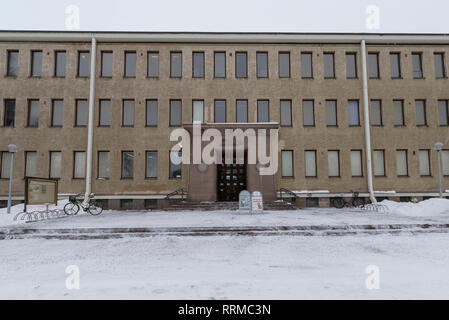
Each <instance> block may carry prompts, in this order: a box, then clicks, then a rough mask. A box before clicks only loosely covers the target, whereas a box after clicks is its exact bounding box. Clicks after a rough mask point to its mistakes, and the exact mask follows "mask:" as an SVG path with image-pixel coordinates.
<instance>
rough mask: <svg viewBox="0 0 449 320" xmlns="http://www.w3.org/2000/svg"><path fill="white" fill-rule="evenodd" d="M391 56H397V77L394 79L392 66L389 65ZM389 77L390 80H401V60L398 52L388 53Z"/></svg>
mask: <svg viewBox="0 0 449 320" xmlns="http://www.w3.org/2000/svg"><path fill="white" fill-rule="evenodd" d="M393 56H397V57H398V73H399V74H398V76H396V77H394V76H393V74H392V73H393V66H392V64H391V58H392V57H393ZM390 77H391V79H402V58H401V53H400V52H390Z"/></svg>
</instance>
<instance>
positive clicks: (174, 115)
mask: <svg viewBox="0 0 449 320" xmlns="http://www.w3.org/2000/svg"><path fill="white" fill-rule="evenodd" d="M181 122H182V102H181V100H170V126H180V125H181Z"/></svg>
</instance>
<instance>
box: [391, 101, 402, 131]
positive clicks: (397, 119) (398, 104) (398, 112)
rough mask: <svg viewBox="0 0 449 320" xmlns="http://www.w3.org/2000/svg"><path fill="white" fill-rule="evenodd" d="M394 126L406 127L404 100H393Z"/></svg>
mask: <svg viewBox="0 0 449 320" xmlns="http://www.w3.org/2000/svg"><path fill="white" fill-rule="evenodd" d="M393 108H394V125H395V126H405V119H404V100H393Z"/></svg>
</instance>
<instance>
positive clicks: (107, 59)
mask: <svg viewBox="0 0 449 320" xmlns="http://www.w3.org/2000/svg"><path fill="white" fill-rule="evenodd" d="M101 76H102V77H104V78H111V77H112V52H110V51H103V52H101Z"/></svg>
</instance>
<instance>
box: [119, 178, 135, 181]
mask: <svg viewBox="0 0 449 320" xmlns="http://www.w3.org/2000/svg"><path fill="white" fill-rule="evenodd" d="M120 180H131V181H132V180H134V177H132V178H124V177H121V178H120Z"/></svg>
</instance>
